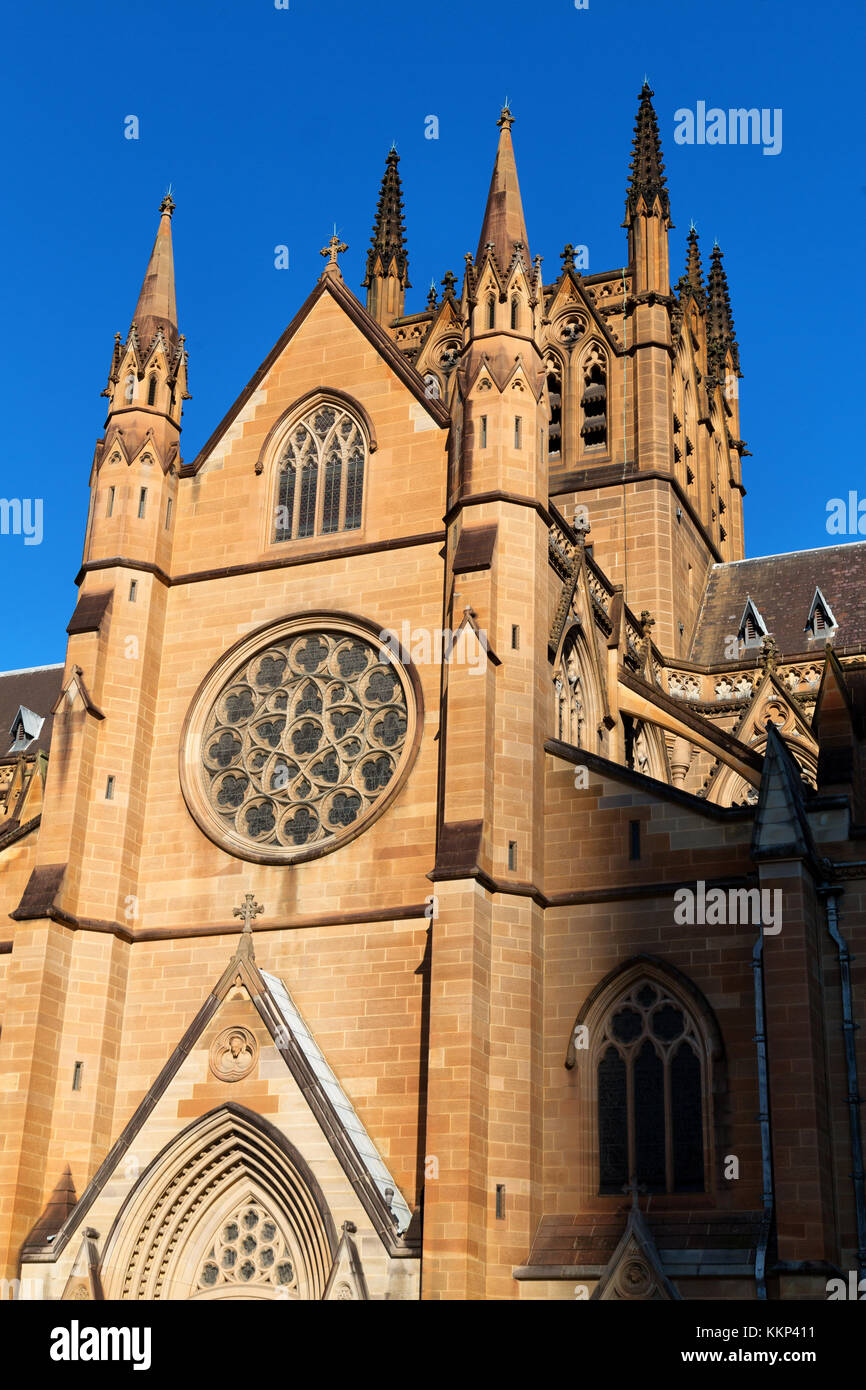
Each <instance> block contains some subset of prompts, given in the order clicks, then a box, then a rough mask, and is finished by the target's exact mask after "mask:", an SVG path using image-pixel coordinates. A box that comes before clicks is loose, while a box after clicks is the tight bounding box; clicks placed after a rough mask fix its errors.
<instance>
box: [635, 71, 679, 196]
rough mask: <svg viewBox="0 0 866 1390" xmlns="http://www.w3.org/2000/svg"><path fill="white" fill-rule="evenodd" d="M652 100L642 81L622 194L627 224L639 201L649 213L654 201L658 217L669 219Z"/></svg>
mask: <svg viewBox="0 0 866 1390" xmlns="http://www.w3.org/2000/svg"><path fill="white" fill-rule="evenodd" d="M652 96H653V91H652V88H651V87H650V85H649V83H648V82H647V81H646V79H644V84H643V86H642V87H641V90H640V106H639V107H638V113H637V120H636V121H635V126H634V138H633V140H632V158H631V177H630V179H629V186H628V191H627V193H626V219H627V220H629V219H631V218H633V217H634V215H635V211H636V209H637V206H638V203H639V202H640V199H641V198H643V200H644V202H645V204H646V209H647V212H649V213H651V212H652V209H653V203H654V202H655V200H656V198H658V200H659V205H660V207H661V212H662V216H663V217H666V218H670V212H671V209H670V200H669V198H668V190H667V181H666V179H665V166H664V160H663V159H662V144H661V139H660V137H659V125H658V120H657V119H656V113H655V109H654V108H653V104H652Z"/></svg>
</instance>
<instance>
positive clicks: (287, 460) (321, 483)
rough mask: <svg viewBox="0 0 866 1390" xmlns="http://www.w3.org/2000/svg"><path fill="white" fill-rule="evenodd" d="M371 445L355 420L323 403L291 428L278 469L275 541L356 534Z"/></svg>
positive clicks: (343, 409)
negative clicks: (353, 532)
mask: <svg viewBox="0 0 866 1390" xmlns="http://www.w3.org/2000/svg"><path fill="white" fill-rule="evenodd" d="M366 457H367V445H366V441H365V438H364V435H363V433H362V431H361V427H360V425H359V424H358V421H357V420H356V419H355V417H354V416H353V415H352V414H351V413H350V412H349V411H348V410H346V409H345V408H344V407H342V406H338V405H334V404H331V403H330V402H327V401H325V402H320V403H319V404H318V405H316V406H314V407H313V408H312V409H311V410H310V411H308V413H307V414H306V415H304V416H302V418H301V419H300V420H298V421H296V422H295V424H294V425H293V426H292V428H291V430H290V432H289V436H288V439H287V440H286V443H285V445H284V448H283V452H282V454H281V456H280V460H279V463H278V465H277V489H276V509H275V525H274V530H273V539H274V540H275V541H290V540H303V539H305V538H307V537H309V536H316V535H320V536H328V535H333V534H334V533H335V532H338V531H357V530H358V529H359V528H360V526H361V521H362V517H363V503H364V472H365V463H366Z"/></svg>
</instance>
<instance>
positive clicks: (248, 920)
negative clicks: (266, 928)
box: [233, 893, 265, 935]
mask: <svg viewBox="0 0 866 1390" xmlns="http://www.w3.org/2000/svg"><path fill="white" fill-rule="evenodd" d="M264 910H265V909H264V908H263V907H262V906H261V905H260V904H259V903H257V902H256V898H255V894H254V893H245V894H244V902H243V907H236V908H235V910H234V913H233V916H235V917H243V919H244V925H243V929H242V932H243V933H246V932H249V933H250V935H252V930H253V928H252V923H253V922H254V921H255V919H256V918H257V917H258V915H259V913H260V912H264Z"/></svg>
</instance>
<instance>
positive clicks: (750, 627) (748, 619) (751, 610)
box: [739, 598, 767, 647]
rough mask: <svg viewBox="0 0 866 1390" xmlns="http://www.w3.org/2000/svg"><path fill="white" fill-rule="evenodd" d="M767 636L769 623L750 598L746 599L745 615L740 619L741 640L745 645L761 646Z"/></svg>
mask: <svg viewBox="0 0 866 1390" xmlns="http://www.w3.org/2000/svg"><path fill="white" fill-rule="evenodd" d="M766 636H767V624H766V623H765V622H764V619H763V618H762V617H761V615H760V613H759V612H758V610H757V608H756V607H755V605H754V603H753V602H752V600H751V599H750V598H749V599H747V600H746V606H745V608H744V609H743V616H742V618H741V619H740V630H739V639H740V642H741V643H742V645H743V646H744V647H760V645H761V643H762V641H763V640H764V638H765V637H766Z"/></svg>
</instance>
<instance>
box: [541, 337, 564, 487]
mask: <svg viewBox="0 0 866 1390" xmlns="http://www.w3.org/2000/svg"><path fill="white" fill-rule="evenodd" d="M545 370H546V372H547V397H548V400H549V401H550V424H549V425H548V427H547V457H548V458H549V459H550V460H551V461H552V462H554V463H555V462H558V461H559V460H560V459H561V458H562V367H561V366H560V364H559V362H558V361H557V360H556V358H555V357H550V358H548V360H547V362H546V363H545Z"/></svg>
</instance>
